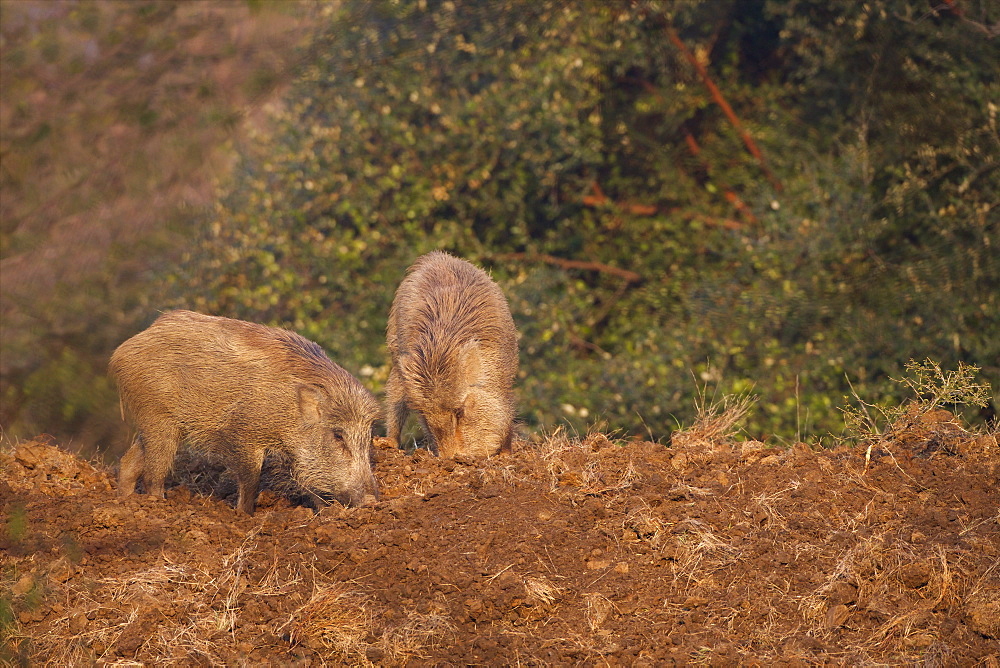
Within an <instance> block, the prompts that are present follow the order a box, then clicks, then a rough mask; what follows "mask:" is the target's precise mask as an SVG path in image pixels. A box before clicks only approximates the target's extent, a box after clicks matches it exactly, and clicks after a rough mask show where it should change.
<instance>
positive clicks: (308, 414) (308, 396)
mask: <svg viewBox="0 0 1000 668" xmlns="http://www.w3.org/2000/svg"><path fill="white" fill-rule="evenodd" d="M325 398H326V397H325V396H324V394H323V390H322V389H321V388H319V387H317V386H316V385H299V412H300V413H301V414H302V421H303V422H304V423H305V424H307V425H314V424H317V423H319V422H320V420H321V416H322V411H321V410H320V406H321V405H322V404H323V402H324V400H325Z"/></svg>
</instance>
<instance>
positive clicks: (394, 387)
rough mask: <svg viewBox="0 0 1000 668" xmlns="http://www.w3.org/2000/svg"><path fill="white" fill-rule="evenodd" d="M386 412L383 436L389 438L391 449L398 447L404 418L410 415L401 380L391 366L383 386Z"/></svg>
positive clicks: (395, 368)
mask: <svg viewBox="0 0 1000 668" xmlns="http://www.w3.org/2000/svg"><path fill="white" fill-rule="evenodd" d="M385 396H386V411H385V432H386V433H385V435H386V436H387V437H388V438H389V444H390V446H391V447H393V448H398V447H399V437H400V434H401V432H402V431H403V425H404V424H405V423H406V416H407V415H409V413H410V408H409V406H407V405H406V391H405V390H404V388H403V379H402V378H400V377H399V370H398V369H397V367H396V365H393V367H392V369H391V370H390V371H389V379H388V380H387V381H386V384H385Z"/></svg>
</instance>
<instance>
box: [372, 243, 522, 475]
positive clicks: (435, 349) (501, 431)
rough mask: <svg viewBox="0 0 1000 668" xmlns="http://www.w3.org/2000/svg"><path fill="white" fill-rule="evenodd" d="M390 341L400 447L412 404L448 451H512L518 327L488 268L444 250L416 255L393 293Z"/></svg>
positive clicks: (392, 437) (392, 428)
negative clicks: (421, 255)
mask: <svg viewBox="0 0 1000 668" xmlns="http://www.w3.org/2000/svg"><path fill="white" fill-rule="evenodd" d="M387 341H388V346H389V353H390V355H391V357H392V369H391V370H390V372H389V379H388V381H387V383H386V430H387V434H388V437H389V441H390V442H391V443H393V444H395V445H397V446H398V444H399V436H400V431H401V429H402V427H403V423H404V422H405V420H406V416H407V414H408V411H409V410H411V409H412V410H414V411H416V412H417V414H418V415H419V418H420V422H421V424H422V425H423V428H424V432H425V433H426V434H427V435H428V437H429V438H430V441H431V443H430V445H431V449H432V450H433V451H435V452H436V453H437V454H439V455H440V456H442V457H457V456H458V457H488V456H491V455H494V454H496V453H497V452H499V451H500V450H509V449H510V443H511V437H512V434H513V428H514V412H515V401H514V394H513V392H512V390H511V387H512V386H513V384H514V376H515V375H517V329H516V327H515V326H514V319H513V318H512V317H511V315H510V308H509V307H508V305H507V300H506V298H505V297H504V295H503V292H502V291H501V290H500V287H499V286H497V284H496V283H494V282H493V281H492V280H491V279H490V277H489V276H487V275H486V273H485V272H484V271H482V270H481V269H479V268H477V267H474V266H473V265H471V264H469V263H468V262H466V261H465V260H461V259H459V258H457V257H454V256H452V255H449V254H448V253H444V252H441V251H435V252H433V253H429V254H427V255H424V256H423V257H420V258H418V259H417V261H416V262H414V263H413V266H411V267H410V268H409V270H408V271H407V274H406V277H405V278H404V279H403V282H402V283H401V284H400V285H399V288H398V289H397V290H396V296H395V297H394V298H393V302H392V307H391V309H390V310H389V325H388V328H387Z"/></svg>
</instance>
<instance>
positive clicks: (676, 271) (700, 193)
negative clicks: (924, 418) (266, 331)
mask: <svg viewBox="0 0 1000 668" xmlns="http://www.w3.org/2000/svg"><path fill="white" fill-rule="evenodd" d="M982 11H983V12H988V11H990V10H986V9H984V10H982ZM328 16H329V22H328V24H327V25H326V26H324V27H323V29H322V30H321V31H320V33H319V35H318V36H317V38H316V41H315V44H314V46H313V49H312V53H313V60H312V65H311V66H310V67H309V68H307V71H306V72H305V74H304V76H302V77H301V78H300V79H299V80H298V81H297V82H296V85H295V87H294V88H293V90H292V92H291V93H290V94H289V95H288V97H287V99H286V100H285V104H284V105H283V108H282V109H281V110H280V111H279V112H278V113H277V115H276V118H275V119H274V120H275V125H274V131H273V132H271V133H266V134H262V135H261V136H259V137H258V138H257V141H256V142H255V145H254V146H252V147H251V148H250V149H248V150H247V151H246V152H245V153H244V156H243V159H242V162H241V164H240V166H239V168H238V169H237V171H236V173H235V176H234V178H233V181H232V183H231V184H230V185H229V186H228V188H227V194H226V196H225V198H224V199H223V200H222V201H221V202H220V205H219V207H218V209H217V212H216V216H215V217H214V219H213V221H212V222H211V225H210V226H209V230H210V234H209V235H208V237H207V238H206V239H205V242H204V243H203V244H199V245H198V248H197V249H194V250H192V251H191V252H190V254H189V256H188V258H187V260H186V262H185V263H184V267H185V269H184V271H182V272H178V273H176V274H175V276H174V281H175V285H176V287H177V290H178V300H177V303H178V304H179V305H186V306H192V307H195V308H200V309H204V310H208V311H213V312H219V313H223V314H228V315H232V316H236V317H244V318H248V319H255V320H264V321H268V322H271V323H274V324H281V325H285V326H290V327H292V328H294V329H296V330H298V331H301V332H302V333H303V334H305V335H306V336H309V337H311V338H313V339H315V340H317V341H318V342H320V343H321V344H322V345H324V346H325V347H326V348H327V349H328V350H329V351H330V353H331V355H332V356H333V357H334V359H336V360H338V361H339V362H340V363H342V364H344V365H345V366H346V367H347V368H348V369H350V370H352V371H354V372H361V371H362V370H364V374H362V375H364V376H365V379H366V382H369V384H370V385H371V387H372V388H373V389H374V390H376V391H377V390H379V389H381V383H382V382H383V381H384V379H385V377H386V374H387V355H386V352H385V349H384V344H383V338H384V337H383V333H384V327H385V320H386V313H387V310H388V305H389V303H390V301H391V298H392V293H393V291H394V289H395V286H396V285H397V284H398V282H399V280H400V279H401V278H402V274H403V271H404V269H405V267H406V266H408V265H409V263H410V262H412V260H413V259H414V258H416V257H417V256H418V255H420V254H422V253H424V252H427V251H429V250H431V249H434V248H443V249H446V250H450V251H453V252H455V253H458V254H460V255H462V256H465V257H467V258H469V259H471V260H473V261H476V262H479V263H481V264H484V265H486V266H487V267H489V268H491V269H492V270H493V273H494V276H495V278H497V280H499V281H500V282H501V284H502V286H503V287H504V289H505V292H506V293H507V295H508V297H509V299H510V302H511V306H512V310H513V311H514V314H515V318H516V320H517V322H518V325H519V328H520V330H521V334H522V339H521V348H522V374H521V376H522V377H521V379H520V381H519V391H520V398H521V406H522V413H523V417H524V419H525V420H526V421H527V422H528V424H530V425H545V426H547V427H549V428H551V427H552V426H554V425H555V424H557V423H559V422H561V421H568V422H570V423H571V424H572V425H573V426H574V427H576V428H577V429H579V430H585V429H586V425H587V424H589V423H592V422H594V421H596V420H606V421H607V423H608V424H609V426H610V427H611V428H615V429H624V430H626V431H631V432H633V433H639V434H644V435H645V434H646V433H647V429H648V430H649V431H650V432H652V433H654V434H657V435H660V436H662V435H664V434H665V433H666V432H667V431H669V430H670V429H671V428H672V427H673V426H674V425H675V424H676V423H677V421H679V420H680V421H686V420H689V419H690V418H691V417H693V414H692V411H693V408H692V406H693V403H692V401H691V399H692V398H693V396H694V393H695V392H696V388H695V387H693V386H692V383H691V382H690V374H691V373H692V372H693V373H695V374H696V375H698V376H699V377H702V378H703V379H704V380H706V381H709V380H711V381H713V382H717V383H718V386H719V391H720V392H722V393H723V394H740V393H745V392H747V391H748V390H749V389H750V388H751V387H752V388H754V391H755V392H756V393H757V394H758V395H759V397H760V401H759V404H758V410H757V411H755V413H754V414H753V415H750V416H749V418H748V430H749V431H750V432H751V433H755V434H760V435H763V434H768V433H778V434H783V435H787V436H791V435H792V434H796V433H801V431H802V430H805V431H807V432H813V433H815V432H822V431H835V430H838V429H839V427H838V425H839V424H840V416H839V413H838V411H837V409H836V398H837V397H839V396H842V395H843V394H844V393H845V392H846V391H847V385H846V384H845V373H848V374H850V375H851V376H852V377H856V378H857V386H859V387H863V388H864V389H865V391H868V390H871V391H873V392H875V393H888V395H887V396H897V395H896V394H895V393H896V392H897V390H896V389H894V388H893V386H892V385H891V384H890V383H889V382H888V380H889V377H890V375H892V374H895V373H898V370H899V368H900V365H901V363H902V361H903V360H906V359H908V358H910V357H915V356H922V355H924V354H933V355H934V356H935V357H936V358H938V359H941V360H942V363H945V364H948V365H951V366H954V365H956V364H959V363H967V362H968V363H972V362H975V363H977V364H980V365H982V368H983V370H984V372H985V373H987V374H988V375H991V376H996V375H997V374H998V373H1000V368H998V367H997V362H996V360H1000V336H998V334H1000V327H998V321H997V316H996V314H997V313H1000V303H997V299H998V296H997V294H998V293H997V291H996V290H995V289H990V288H988V286H989V285H994V286H995V285H996V284H997V281H998V280H1000V265H998V260H997V259H996V258H997V256H998V255H1000V254H998V253H996V251H995V249H994V248H993V246H994V245H995V242H994V240H993V238H994V236H995V233H996V231H997V221H996V214H995V211H994V210H993V208H994V206H995V202H996V201H1000V193H998V192H997V180H996V178H995V176H996V173H995V170H996V158H995V156H996V154H997V152H996V151H995V148H996V143H997V132H996V109H995V106H990V104H992V103H989V102H988V101H989V100H991V99H996V95H995V93H996V83H995V77H994V76H992V74H991V72H993V69H994V68H993V66H992V65H991V63H994V64H995V62H997V56H1000V52H998V48H997V45H996V44H995V43H993V42H992V41H990V40H989V39H988V38H987V37H986V36H985V35H981V34H978V33H977V32H976V31H975V30H974V29H973V28H970V27H969V24H968V22H962V21H957V20H954V17H948V16H943V15H937V14H933V13H931V14H925V15H918V14H916V13H914V10H913V9H912V7H910V6H909V4H908V3H904V2H901V1H900V2H895V1H890V0H885V1H882V2H876V3H866V4H864V5H857V6H854V5H851V6H846V5H845V6H840V5H833V6H831V5H829V3H819V2H809V1H805V0H803V1H801V2H794V3H782V2H756V3H739V2H727V3H718V2H712V3H707V2H685V3H677V4H676V5H673V6H672V9H671V10H670V11H669V12H664V11H661V10H657V9H656V8H654V7H653V6H646V5H636V6H619V5H613V6H609V5H607V4H605V3H597V2H583V3H576V4H572V5H567V4H566V3H563V2H556V1H554V0H553V1H544V0H542V1H535V2H530V3H528V2H506V3H489V4H483V3H458V2H429V1H425V0H412V1H406V2H374V3H372V2H360V1H358V2H345V3H342V4H340V5H337V6H336V7H335V8H332V9H331V10H330V11H329V12H328ZM982 18H984V19H990V20H994V19H995V18H996V17H992V16H984V17H982ZM985 22H986V23H988V22H989V21H985ZM671 28H672V29H674V30H676V32H677V33H678V34H679V35H680V37H681V39H682V40H683V41H684V42H685V43H686V45H687V46H688V47H689V49H690V50H691V51H692V53H693V54H694V57H696V58H699V59H701V60H702V61H703V62H705V63H706V64H707V66H708V72H709V76H710V77H711V78H712V79H713V81H714V82H715V83H716V84H717V85H718V86H719V88H720V89H721V90H722V91H723V92H724V94H725V95H726V96H727V99H728V101H729V102H730V104H731V105H732V106H733V107H734V109H735V110H736V114H737V115H738V116H739V117H740V118H741V119H742V122H743V124H744V125H745V126H746V127H747V128H748V129H749V130H750V133H751V134H752V135H753V137H754V138H755V140H756V143H757V144H758V146H760V148H761V150H762V152H763V154H764V155H765V156H766V159H767V167H768V168H769V169H770V170H771V171H772V172H773V173H774V175H775V176H774V178H773V179H771V178H768V177H767V175H766V174H767V172H766V171H765V170H764V168H763V167H762V165H761V164H759V163H758V161H757V160H756V159H755V158H754V157H753V156H752V155H751V154H750V153H749V152H748V151H747V150H746V149H745V147H744V145H743V141H742V139H741V137H740V134H739V132H738V131H737V130H736V129H735V128H734V127H733V125H732V124H731V122H730V121H729V120H728V119H727V118H726V116H725V115H724V114H723V113H722V111H721V110H720V109H719V107H718V105H717V104H716V103H715V101H714V100H713V98H712V97H711V96H710V94H709V93H708V91H707V88H706V87H705V85H704V83H703V82H702V81H701V79H700V77H699V76H698V74H697V73H696V72H695V70H694V69H693V68H692V67H691V65H690V64H689V63H688V62H687V60H686V58H685V57H684V56H683V54H681V53H680V52H679V51H678V50H677V48H676V47H675V46H674V45H672V44H671V43H670V41H669V40H668V39H666V37H665V35H666V31H667V30H668V29H671ZM931 101H934V102H931ZM686 137H688V138H691V139H693V140H694V141H695V142H696V143H697V145H698V149H699V152H698V154H697V155H694V154H693V153H692V152H691V151H690V150H689V148H688V143H689V139H686ZM774 183H780V184H781V190H780V191H779V190H777V189H776V186H775V185H774ZM734 195H735V196H736V197H738V198H739V199H740V200H742V201H743V202H745V203H746V204H745V207H744V209H743V210H742V211H740V210H734V209H733V208H732V204H731V201H732V199H733V197H732V196H734ZM539 254H545V255H548V256H554V257H556V258H561V259H573V260H585V261H592V262H598V263H601V264H603V265H608V266H612V267H619V268H623V269H628V270H631V271H635V272H637V273H638V274H639V275H640V276H641V278H642V280H641V281H640V282H629V281H626V280H623V279H622V278H620V277H619V276H617V275H615V274H613V273H609V272H604V271H600V270H596V271H591V270H581V269H573V268H570V269H566V268H563V267H562V266H560V265H558V264H551V263H547V262H545V261H541V260H538V257H539ZM803 421H804V423H803Z"/></svg>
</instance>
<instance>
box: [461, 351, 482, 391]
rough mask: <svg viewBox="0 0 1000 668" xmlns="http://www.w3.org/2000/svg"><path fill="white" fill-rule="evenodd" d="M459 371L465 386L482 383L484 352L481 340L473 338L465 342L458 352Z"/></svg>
mask: <svg viewBox="0 0 1000 668" xmlns="http://www.w3.org/2000/svg"><path fill="white" fill-rule="evenodd" d="M458 371H459V374H460V376H459V377H460V378H461V381H462V385H464V386H465V387H472V386H474V385H480V384H481V383H482V380H483V364H482V353H481V352H480V350H479V341H476V340H475V339H473V340H472V341H469V342H467V343H465V344H464V345H463V346H462V348H461V349H460V350H459V353H458Z"/></svg>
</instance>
